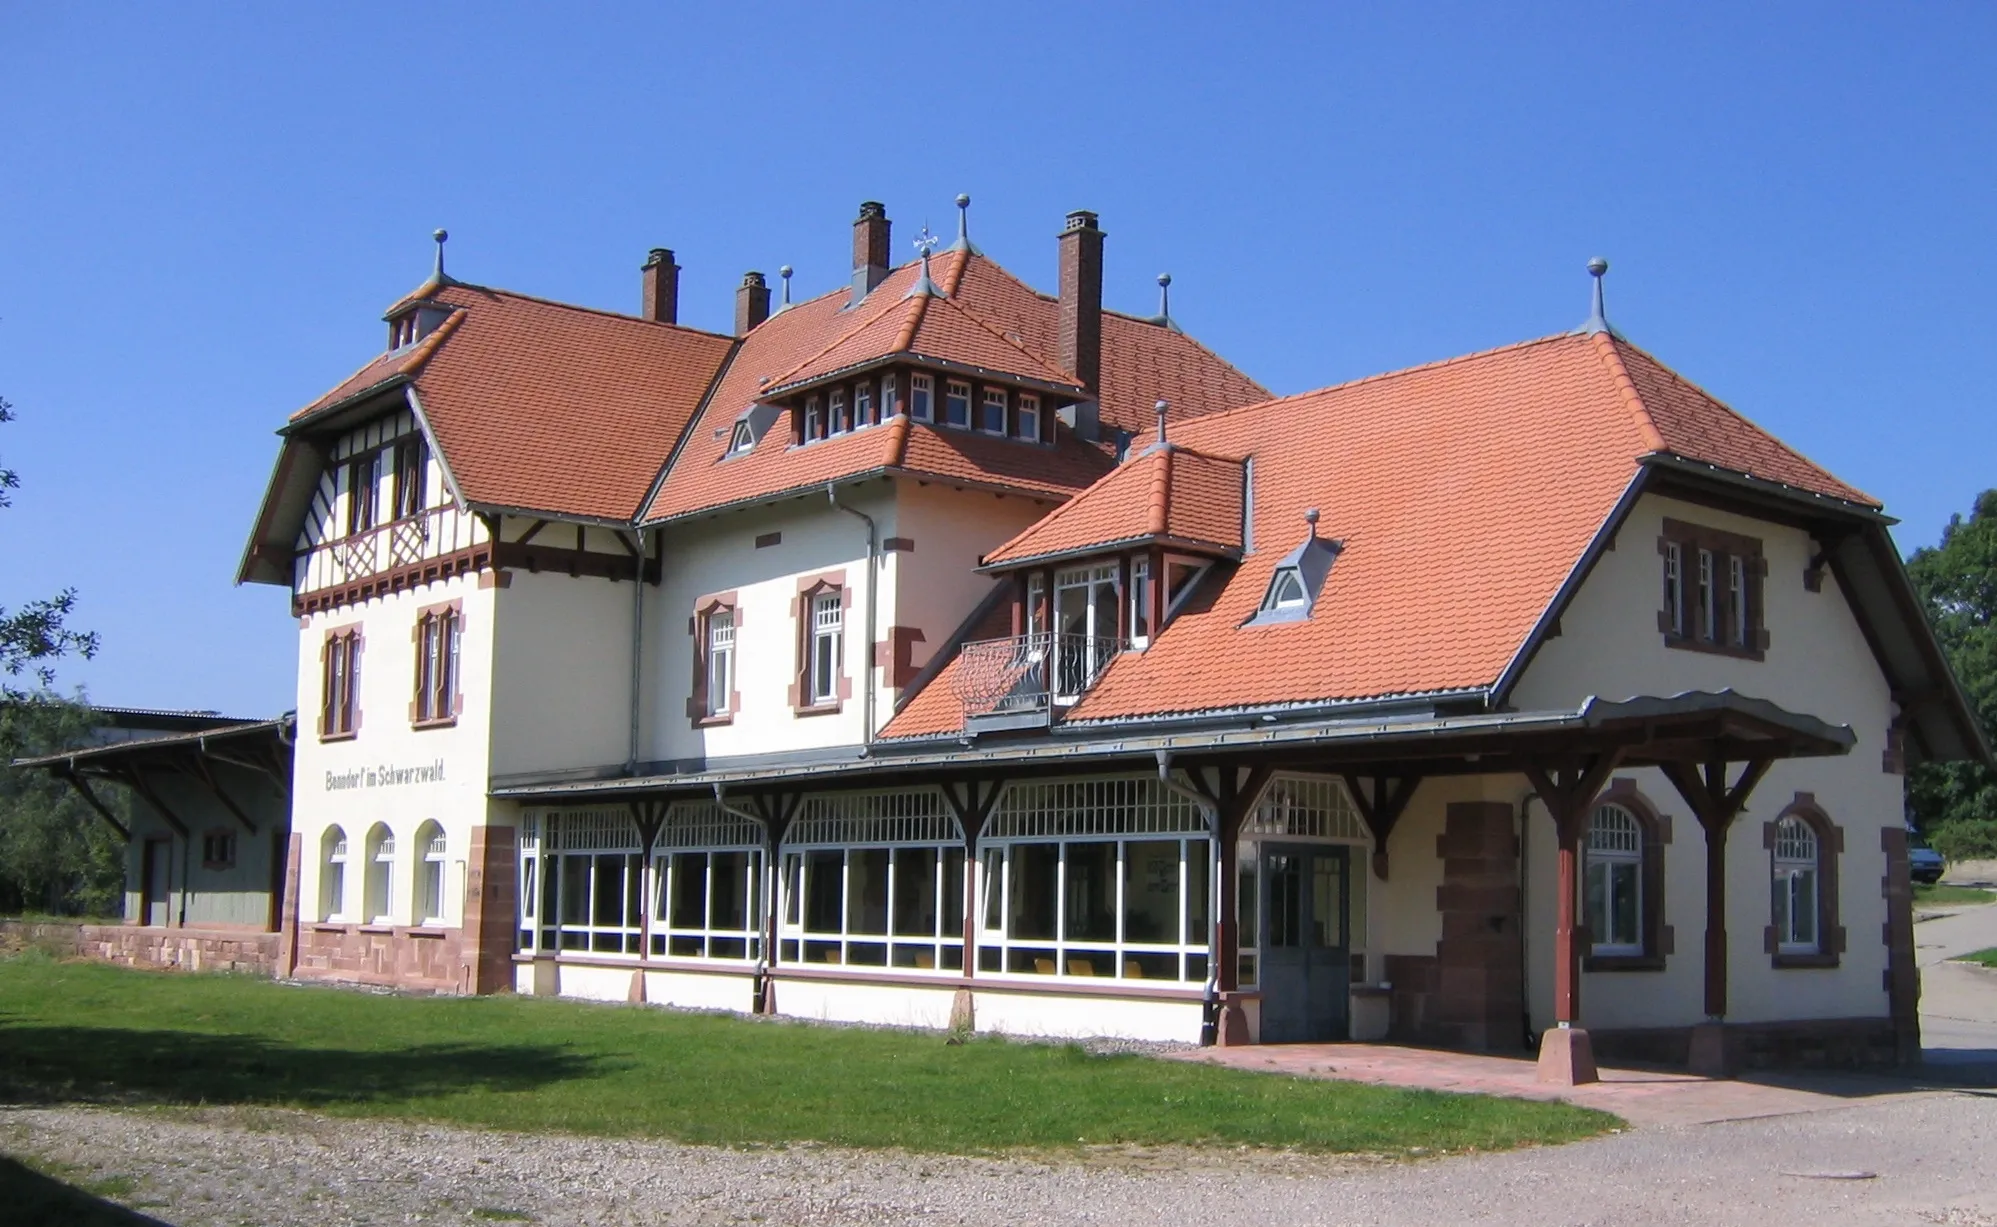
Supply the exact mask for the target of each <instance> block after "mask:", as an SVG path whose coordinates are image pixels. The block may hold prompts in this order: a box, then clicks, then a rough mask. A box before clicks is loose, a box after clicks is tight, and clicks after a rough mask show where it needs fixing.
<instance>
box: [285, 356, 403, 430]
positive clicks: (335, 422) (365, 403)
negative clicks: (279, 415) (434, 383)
mask: <svg viewBox="0 0 1997 1227" xmlns="http://www.w3.org/2000/svg"><path fill="white" fill-rule="evenodd" d="M414 382H415V378H414V377H413V376H411V375H409V374H408V373H406V372H398V373H396V374H394V375H390V376H389V377H388V378H387V379H384V380H381V381H380V382H379V383H373V384H369V385H368V386H367V387H365V388H362V389H361V390H360V391H358V392H355V393H352V394H350V395H347V396H343V397H341V398H340V399H339V400H336V401H334V402H333V403H332V404H330V405H321V406H320V407H319V408H317V409H314V410H312V411H310V412H309V413H305V414H303V415H301V416H299V417H295V418H292V419H291V420H290V421H288V422H286V423H285V424H284V425H282V426H280V427H278V428H277V433H278V435H279V436H280V437H285V438H289V437H290V436H292V435H297V434H308V433H309V434H317V433H319V432H321V431H324V430H330V429H337V428H338V427H339V426H340V425H341V424H342V422H341V419H343V418H344V417H345V416H346V415H347V414H349V413H354V414H356V415H358V414H359V413H361V412H368V413H372V412H373V411H374V410H375V409H376V408H377V406H375V405H374V404H373V403H372V402H374V401H376V400H378V399H380V398H381V397H383V396H385V395H387V394H388V393H390V392H393V391H396V390H397V389H399V388H402V387H404V386H406V385H408V384H411V383H414Z"/></svg>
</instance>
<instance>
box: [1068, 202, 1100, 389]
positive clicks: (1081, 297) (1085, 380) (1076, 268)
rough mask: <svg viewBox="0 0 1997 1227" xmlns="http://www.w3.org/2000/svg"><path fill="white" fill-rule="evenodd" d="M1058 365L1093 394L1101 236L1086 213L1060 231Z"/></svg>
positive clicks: (1097, 352)
mask: <svg viewBox="0 0 1997 1227" xmlns="http://www.w3.org/2000/svg"><path fill="white" fill-rule="evenodd" d="M1060 246H1061V251H1060V264H1061V365H1062V366H1063V367H1065V368H1066V369H1067V371H1068V373H1069V374H1071V375H1073V376H1074V377H1075V379H1076V380H1077V381H1078V382H1079V383H1081V385H1082V386H1083V387H1085V388H1087V389H1088V390H1089V391H1090V392H1091V393H1094V392H1095V391H1096V390H1097V388H1098V387H1099V386H1100V385H1101V381H1102V362H1103V232H1102V230H1101V229H1100V228H1099V227H1098V226H1097V225H1096V215H1095V214H1093V213H1091V212H1089V211H1088V210H1086V209H1077V210H1075V211H1074V212H1073V213H1070V214H1068V224H1067V225H1065V226H1063V227H1062V228H1061V234H1060Z"/></svg>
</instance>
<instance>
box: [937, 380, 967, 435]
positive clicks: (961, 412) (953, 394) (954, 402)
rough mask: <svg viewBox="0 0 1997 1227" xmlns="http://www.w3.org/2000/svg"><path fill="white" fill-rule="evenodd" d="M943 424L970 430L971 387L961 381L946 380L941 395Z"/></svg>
mask: <svg viewBox="0 0 1997 1227" xmlns="http://www.w3.org/2000/svg"><path fill="white" fill-rule="evenodd" d="M943 423H944V425H946V426H961V427H963V428H964V429H965V430H969V429H970V428H971V385H970V384H968V383H965V382H964V381H963V380H961V379H951V380H946V381H945V383H944V395H943Z"/></svg>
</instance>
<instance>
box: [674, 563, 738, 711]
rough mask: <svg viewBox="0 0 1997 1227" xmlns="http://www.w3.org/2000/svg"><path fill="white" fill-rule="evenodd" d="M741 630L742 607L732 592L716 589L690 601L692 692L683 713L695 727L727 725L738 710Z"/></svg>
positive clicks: (688, 620)
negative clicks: (691, 612) (691, 606)
mask: <svg viewBox="0 0 1997 1227" xmlns="http://www.w3.org/2000/svg"><path fill="white" fill-rule="evenodd" d="M741 633H742V607H741V601H740V598H739V597H738V596H737V595H736V593H734V592H732V591H731V592H716V593H711V594H709V595H707V596H704V597H701V598H700V599H699V600H698V601H696V602H694V612H693V616H692V617H691V618H689V619H687V634H688V635H689V636H690V637H691V639H692V640H693V693H692V694H690V695H689V696H687V702H686V714H687V718H688V719H689V720H691V721H692V722H693V725H694V727H695V728H706V727H710V726H714V725H722V724H729V723H731V722H733V720H734V719H735V713H737V712H739V711H741V710H742V694H741V692H740V691H739V690H738V689H737V677H736V659H737V647H736V643H737V640H738V639H739V638H740V636H741Z"/></svg>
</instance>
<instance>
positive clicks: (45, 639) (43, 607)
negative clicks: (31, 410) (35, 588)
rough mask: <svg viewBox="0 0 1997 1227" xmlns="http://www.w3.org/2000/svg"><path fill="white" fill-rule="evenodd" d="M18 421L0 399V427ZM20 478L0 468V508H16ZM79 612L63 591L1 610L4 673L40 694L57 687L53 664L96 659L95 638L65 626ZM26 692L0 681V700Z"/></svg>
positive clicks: (71, 592) (0, 669) (72, 595)
mask: <svg viewBox="0 0 1997 1227" xmlns="http://www.w3.org/2000/svg"><path fill="white" fill-rule="evenodd" d="M13 420H14V406H12V405H10V404H8V403H7V400H6V398H5V397H0V423H6V422H11V421H13ZM20 485H21V478H20V474H18V473H16V472H15V471H14V470H12V469H10V468H7V467H5V466H4V465H0V507H10V506H12V505H13V501H14V500H13V495H12V493H11V492H12V491H14V490H17V489H19V488H20ZM75 609H76V589H74V588H65V589H63V590H62V591H61V592H58V593H57V594H56V595H54V596H52V597H42V598H39V599H36V600H31V601H29V602H28V603H27V604H25V605H23V606H21V607H20V608H19V609H16V610H14V611H13V612H11V613H10V612H8V610H7V607H6V606H5V605H0V674H4V675H5V677H7V678H18V677H21V676H23V675H24V674H25V675H27V676H29V677H31V678H33V679H34V681H35V683H36V684H37V685H38V686H39V688H40V689H43V690H46V689H48V688H49V687H50V686H53V685H54V684H55V670H54V668H53V667H51V664H50V662H52V661H54V660H56V659H58V658H60V657H63V656H68V655H70V654H72V653H74V654H75V655H78V656H81V657H84V658H85V659H88V658H90V657H92V656H95V655H97V636H96V635H95V634H93V633H89V632H85V631H75V630H71V629H70V628H69V627H68V625H66V622H67V619H68V618H69V615H70V614H71V613H73V612H74V611H75ZM23 697H25V692H24V691H22V690H20V689H19V688H17V687H16V686H15V685H14V684H13V683H12V682H9V681H5V680H0V699H4V700H10V701H11V700H16V699H21V698H23Z"/></svg>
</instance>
